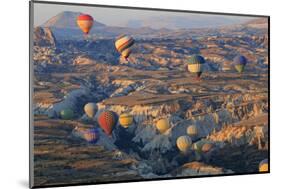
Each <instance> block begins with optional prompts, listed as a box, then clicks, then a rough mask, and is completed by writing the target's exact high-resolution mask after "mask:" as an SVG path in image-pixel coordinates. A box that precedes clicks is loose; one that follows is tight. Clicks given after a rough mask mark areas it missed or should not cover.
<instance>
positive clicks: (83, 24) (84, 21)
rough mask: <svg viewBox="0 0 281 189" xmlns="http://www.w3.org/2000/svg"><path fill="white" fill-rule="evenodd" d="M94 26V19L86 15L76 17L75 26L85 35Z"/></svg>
mask: <svg viewBox="0 0 281 189" xmlns="http://www.w3.org/2000/svg"><path fill="white" fill-rule="evenodd" d="M93 24H94V19H93V17H91V16H90V15H88V14H80V15H79V16H78V17H77V25H78V26H79V28H80V29H81V30H82V31H83V33H84V34H85V35H87V34H88V33H89V32H90V30H91V28H92V26H93Z"/></svg>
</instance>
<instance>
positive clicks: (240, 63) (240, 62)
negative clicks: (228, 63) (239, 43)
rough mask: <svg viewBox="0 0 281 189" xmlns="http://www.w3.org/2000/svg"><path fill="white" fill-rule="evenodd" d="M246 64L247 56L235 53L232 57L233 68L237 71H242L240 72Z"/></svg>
mask: <svg viewBox="0 0 281 189" xmlns="http://www.w3.org/2000/svg"><path fill="white" fill-rule="evenodd" d="M246 64H247V58H246V57H245V56H242V55H237V56H236V57H235V58H234V59H233V65H234V68H235V69H236V70H237V71H238V72H239V73H242V72H243V71H244V69H245V66H246Z"/></svg>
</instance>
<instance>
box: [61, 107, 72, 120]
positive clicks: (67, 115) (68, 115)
mask: <svg viewBox="0 0 281 189" xmlns="http://www.w3.org/2000/svg"><path fill="white" fill-rule="evenodd" d="M60 116H61V118H62V119H65V120H69V119H72V118H73V117H74V113H73V111H72V110H71V109H69V108H67V109H64V110H62V111H61V112H60Z"/></svg>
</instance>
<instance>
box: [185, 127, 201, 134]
mask: <svg viewBox="0 0 281 189" xmlns="http://www.w3.org/2000/svg"><path fill="white" fill-rule="evenodd" d="M186 133H187V134H188V135H189V136H196V135H197V134H198V129H197V127H196V126H195V125H191V126H189V127H187V129H186Z"/></svg>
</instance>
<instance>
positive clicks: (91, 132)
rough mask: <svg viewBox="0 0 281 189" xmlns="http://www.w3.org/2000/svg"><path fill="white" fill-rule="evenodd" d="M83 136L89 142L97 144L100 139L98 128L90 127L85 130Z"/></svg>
mask: <svg viewBox="0 0 281 189" xmlns="http://www.w3.org/2000/svg"><path fill="white" fill-rule="evenodd" d="M83 136H84V139H86V140H87V141H88V142H89V143H92V144H95V143H97V141H98V140H99V131H98V129H96V128H93V129H88V130H86V131H83Z"/></svg>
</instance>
